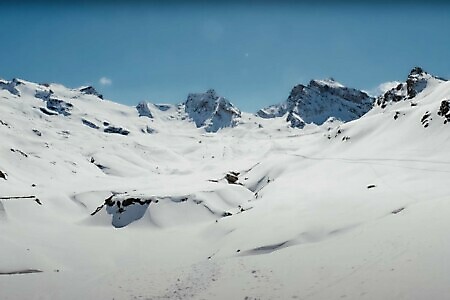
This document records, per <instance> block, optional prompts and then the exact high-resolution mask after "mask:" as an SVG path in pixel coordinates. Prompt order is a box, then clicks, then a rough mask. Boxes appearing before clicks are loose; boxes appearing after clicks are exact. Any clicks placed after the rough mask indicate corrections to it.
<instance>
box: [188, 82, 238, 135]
mask: <svg viewBox="0 0 450 300" xmlns="http://www.w3.org/2000/svg"><path fill="white" fill-rule="evenodd" d="M184 110H185V113H186V114H187V115H188V117H189V118H190V119H192V120H193V121H194V122H195V125H196V126H197V127H205V130H206V131H208V132H216V131H218V130H219V129H221V128H224V127H233V126H235V125H236V124H237V118H239V117H240V116H241V112H240V111H239V109H237V108H236V107H235V106H234V105H233V104H231V102H230V101H228V100H227V99H226V98H224V97H220V96H218V95H217V93H216V91H215V90H213V89H209V90H207V91H206V92H205V93H191V94H189V95H188V97H187V100H186V101H185V102H184Z"/></svg>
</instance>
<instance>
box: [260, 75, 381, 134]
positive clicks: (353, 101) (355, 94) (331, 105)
mask: <svg viewBox="0 0 450 300" xmlns="http://www.w3.org/2000/svg"><path fill="white" fill-rule="evenodd" d="M373 101H374V99H373V98H371V97H370V96H369V95H367V94H366V93H364V92H362V91H360V90H357V89H353V88H348V87H345V86H344V85H342V84H341V83H339V82H337V81H336V80H334V78H327V79H323V80H311V81H310V82H309V84H308V85H307V86H305V85H303V84H298V85H296V86H294V87H293V88H292V90H291V93H290V94H289V96H288V98H287V100H286V101H285V102H283V103H281V104H278V105H272V106H270V107H267V108H265V109H261V110H260V111H258V112H257V115H258V116H260V117H263V118H275V117H283V116H286V121H287V122H288V123H290V126H291V127H297V128H302V127H303V126H304V125H305V124H306V123H314V124H318V125H320V124H322V123H323V122H325V121H326V120H327V119H328V118H330V117H334V118H336V119H339V120H341V121H344V122H347V121H350V120H354V119H356V118H359V117H360V116H362V115H363V114H365V113H366V112H367V111H369V110H370V108H372V104H373Z"/></svg>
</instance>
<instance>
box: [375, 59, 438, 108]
mask: <svg viewBox="0 0 450 300" xmlns="http://www.w3.org/2000/svg"><path fill="white" fill-rule="evenodd" d="M445 81H446V80H445V79H443V78H440V77H437V76H433V75H431V74H429V73H427V72H425V71H424V70H423V69H422V68H420V67H415V68H413V69H412V70H411V72H410V73H409V75H408V78H407V79H406V81H405V82H403V83H399V84H398V85H397V86H396V87H394V88H392V89H390V90H388V91H387V92H385V93H384V94H383V95H381V96H379V97H378V98H377V100H376V105H378V106H380V107H382V108H385V107H386V106H387V105H388V104H391V103H393V102H398V101H402V100H408V99H412V98H414V97H416V95H417V94H419V93H420V92H422V91H423V90H424V89H425V88H426V87H429V86H433V85H436V84H439V83H442V82H445Z"/></svg>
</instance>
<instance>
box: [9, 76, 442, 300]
mask: <svg viewBox="0 0 450 300" xmlns="http://www.w3.org/2000/svg"><path fill="white" fill-rule="evenodd" d="M420 74H421V73H420V72H414V74H412V78H417V81H415V83H414V84H413V85H411V84H410V86H414V90H415V91H416V94H415V95H414V96H413V97H412V98H409V94H408V92H407V87H405V94H404V98H402V101H389V102H386V103H387V104H386V105H385V106H384V107H381V105H376V106H375V107H373V108H372V109H370V111H368V112H367V113H366V114H364V115H363V116H362V117H360V118H358V119H354V120H351V121H348V119H345V118H342V119H339V118H338V117H339V115H338V116H336V118H328V119H326V121H325V122H324V123H323V124H321V125H314V124H309V123H310V122H308V121H307V119H305V118H303V116H302V115H301V114H300V113H299V112H300V111H301V110H300V108H299V109H296V108H295V107H297V106H295V107H294V106H293V107H292V109H291V110H289V111H288V110H287V106H286V111H285V113H284V114H283V118H281V117H276V118H261V117H258V116H255V115H252V114H248V113H245V112H239V113H237V112H235V108H234V106H230V105H231V104H229V102H227V101H225V100H220V99H223V98H220V97H218V96H217V95H215V93H213V92H211V91H210V92H208V93H206V94H200V95H199V94H197V95H199V96H198V97H197V96H195V97H191V103H190V105H192V106H190V105H187V103H186V104H185V105H187V107H189V109H192V111H191V110H189V111H190V112H191V113H192V115H191V116H189V115H188V113H187V110H186V109H187V107H186V106H185V105H154V104H151V103H147V104H146V107H147V108H148V109H149V111H150V113H151V115H152V117H151V118H150V117H147V116H141V117H140V116H139V111H138V110H137V108H136V107H135V106H124V105H120V104H117V103H114V102H111V101H109V100H106V99H105V100H101V99H99V98H98V96H95V95H93V94H89V93H85V92H81V91H80V89H71V88H66V87H63V86H61V85H58V84H36V83H32V82H27V81H23V80H16V82H17V83H19V84H17V85H15V86H14V88H15V89H16V90H17V92H14V93H11V92H10V91H9V90H7V89H4V88H2V89H0V106H1V109H0V139H1V143H0V256H1V257H3V258H5V259H1V260H0V298H2V299H3V298H4V299H13V300H16V299H65V300H71V299H74V300H75V299H77V300H78V299H336V298H346V299H363V298H364V299H400V298H402V299H422V298H431V299H443V298H445V297H447V295H448V294H449V293H450V288H449V285H448V278H449V276H450V273H449V270H450V262H448V261H447V260H445V259H442V258H443V257H446V255H448V252H449V251H450V240H449V239H448V238H447V236H448V228H449V226H450V221H449V218H448V216H449V214H450V203H449V201H448V199H449V197H448V195H449V194H450V187H449V185H448V178H449V176H450V159H449V157H448V153H449V151H450V139H449V136H450V124H449V123H450V122H449V120H450V83H449V82H447V81H443V80H438V79H434V77H433V78H431V77H429V78H428V77H427V78H428V79H427V80H426V83H427V84H426V85H423V84H422V83H423V81H422V80H421V79H420V78H422V77H421V76H422V75H420ZM413 81H414V80H413ZM8 84H9V83H8ZM346 89H347V88H344V87H342V85H340V84H338V83H336V82H334V81H333V82H332V81H315V82H312V83H310V85H309V86H307V87H301V86H298V87H296V88H294V91H293V93H292V101H291V102H292V103H291V104H292V105H297V104H300V103H306V101H307V100H308V101H309V100H311V103H313V102H312V101H313V100H312V99H313V97H312V95H313V94H314V95H319V94H320V95H321V96H320V97H323V99H324V101H325V103H328V102H326V101H328V100H330V101H331V99H335V100H336V101H338V102H337V103H340V104H339V105H338V106H336V107H340V108H341V109H344V108H345V107H346V108H353V107H357V105H361V107H364V105H365V104H364V103H365V101H366V100H364V99H366V98H364V97H362V94H360V93H359V92H358V91H356V90H355V91H353V92H352V91H348V90H346ZM419 90H420V91H419ZM303 94H304V95H309V96H308V97H309V98H308V97H306V96H302V95H303ZM296 95H297V96H298V97H297V96H296ZM325 95H327V96H326V97H325ZM310 96H311V97H310ZM360 96H361V97H360ZM327 97H329V99H328V100H326V98H327ZM344 97H345V99H344ZM51 99H57V100H61V101H63V102H56V103H53V104H54V105H52V100H51ZM202 99H203V100H202ZM314 99H316V100H317V99H318V98H314ZM359 100H361V102H358V101H359ZM369 100H370V99H369ZM369 100H367V101H369ZM48 102H50V104H51V105H50V107H47V103H48ZM347 102H348V103H347ZM64 103H70V104H72V106H71V107H70V108H69V107H66V106H65V104H64ZM202 103H203V104H202ZM343 103H347V104H348V106H345V105H343ZM347 104H346V105H347ZM412 104H413V105H412ZM285 105H287V102H286V103H285ZM222 106H223V107H222ZM224 107H225V108H224ZM311 107H312V106H311ZM317 107H319V104H318V106H317ZM333 107H334V106H333ZM42 109H44V110H45V111H46V113H45V112H43V111H42ZM283 109H284V108H283ZM144 110H145V108H144ZM334 112H339V109H337V110H334ZM357 112H358V114H359V112H362V110H361V111H357ZM65 113H66V115H65ZM267 113H270V112H269V111H267ZM289 113H290V114H291V118H292V120H294V121H295V122H298V124H301V122H303V123H304V125H301V126H298V127H302V126H303V128H302V129H300V128H292V127H290V126H286V118H287V117H288V115H289ZM273 114H274V115H275V114H276V115H277V114H278V111H277V110H275V109H274V111H273ZM352 114H353V113H352V112H348V113H345V116H355V115H352ZM313 115H314V114H311V115H310V116H311V118H312V116H313ZM331 115H336V114H334V113H333V114H331ZM343 115H344V113H343ZM219 116H220V117H219ZM277 116H278V115H277ZM314 116H315V117H317V116H318V115H314ZM194 117H195V119H196V120H197V121H199V123H198V124H199V125H200V126H197V124H196V123H195V120H194ZM197 117H198V118H197ZM228 117H230V118H228ZM317 118H318V117H317ZM323 118H325V116H323ZM323 118H322V119H321V120H323ZM352 118H353V117H352ZM230 120H231V121H230ZM315 120H317V119H315ZM225 121H226V122H225ZM228 121H230V122H228ZM294 121H290V122H294ZM342 121H348V122H346V123H344V122H342ZM319 123H320V122H319ZM212 124H215V125H214V126H215V127H214V126H212ZM219 125H220V126H219ZM222 125H223V126H222ZM230 125H231V126H230ZM210 126H212V127H210ZM108 128H109V129H108ZM207 128H210V129H207ZM219 128H220V130H217V131H216V132H214V133H213V132H212V131H213V130H212V129H219ZM205 129H206V130H205ZM105 130H106V131H110V132H105ZM125 130H126V131H127V132H128V134H126V135H124V134H120V132H122V133H123V132H124V131H125ZM208 130H210V132H208ZM149 133H151V134H149ZM43 287H45V288H43Z"/></svg>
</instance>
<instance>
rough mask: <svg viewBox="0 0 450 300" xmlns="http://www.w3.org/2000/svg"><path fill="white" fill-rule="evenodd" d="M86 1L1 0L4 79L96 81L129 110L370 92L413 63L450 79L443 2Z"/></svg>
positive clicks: (245, 105) (252, 105) (449, 13)
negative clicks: (11, 0) (315, 91)
mask: <svg viewBox="0 0 450 300" xmlns="http://www.w3.org/2000/svg"><path fill="white" fill-rule="evenodd" d="M87 3H88V2H76V3H72V4H70V5H68V4H66V5H62V4H55V2H39V3H37V4H33V3H32V2H28V3H24V4H22V5H14V4H9V5H5V4H3V3H2V7H1V9H0V28H1V31H0V41H1V42H0V77H1V78H5V79H11V78H13V77H19V78H23V79H26V80H30V81H36V82H58V83H62V84H64V85H66V86H69V87H78V86H81V85H85V84H91V85H94V86H95V87H96V88H97V89H98V90H99V91H101V92H102V93H103V94H104V95H105V97H106V98H108V99H111V100H113V101H117V102H121V103H124V104H128V105H134V104H136V103H137V102H139V101H141V100H148V101H151V102H158V103H159V102H166V103H178V102H182V101H184V100H185V98H186V96H187V94H188V93H189V92H202V91H205V90H206V89H208V88H214V89H216V91H217V92H218V93H219V94H220V95H222V96H224V97H226V98H228V99H229V100H230V101H231V102H233V103H234V104H236V105H237V106H238V107H239V108H241V109H242V110H244V111H248V112H254V111H256V110H257V109H259V108H261V107H264V106H267V105H269V104H274V103H278V102H281V101H283V100H285V99H286V98H287V96H288V94H289V92H290V90H291V88H292V87H293V86H294V85H295V84H298V83H307V82H308V81H309V80H310V79H312V78H325V77H330V76H332V77H334V78H335V79H336V80H337V81H339V82H341V83H343V84H345V85H347V86H350V87H355V88H359V89H364V90H373V89H375V88H376V87H377V86H378V85H379V84H380V83H382V82H386V81H393V80H405V77H406V76H407V74H408V72H409V70H410V69H411V68H412V67H413V66H416V65H418V66H422V67H423V68H424V69H425V70H427V71H429V72H430V73H433V74H436V75H439V76H442V77H446V78H449V77H450V6H449V5H447V4H445V1H444V2H439V1H434V2H433V1H431V2H430V1H423V2H422V3H424V4H420V3H421V2H415V3H413V4H408V2H398V3H396V4H395V5H392V4H389V3H388V2H384V3H382V4H376V3H377V2H376V1H374V2H372V3H370V4H358V2H340V3H339V4H336V3H333V2H332V1H328V2H322V4H320V5H317V4H308V3H307V2H300V3H297V4H295V3H294V2H282V3H281V4H280V3H278V4H277V2H275V1H274V2H264V4H261V3H260V4H258V2H246V3H245V4H238V3H237V2H233V3H231V4H230V3H228V4H227V2H221V3H219V4H217V3H216V2H212V3H216V4H204V3H203V2H201V1H196V2H172V4H170V5H168V4H164V2H152V3H150V4H146V3H145V2H133V1H132V2H126V1H123V2H115V3H114V4H110V3H109V4H108V3H107V2H106V1H100V2H94V4H87Z"/></svg>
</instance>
